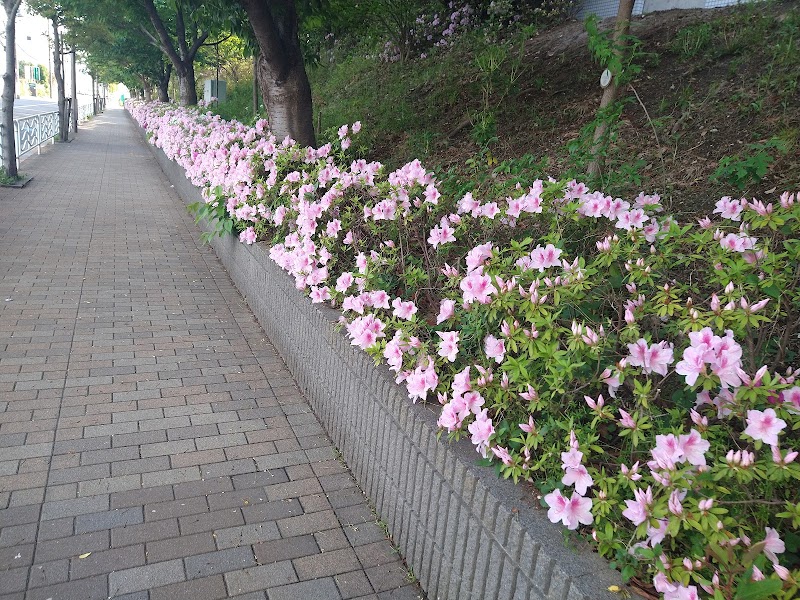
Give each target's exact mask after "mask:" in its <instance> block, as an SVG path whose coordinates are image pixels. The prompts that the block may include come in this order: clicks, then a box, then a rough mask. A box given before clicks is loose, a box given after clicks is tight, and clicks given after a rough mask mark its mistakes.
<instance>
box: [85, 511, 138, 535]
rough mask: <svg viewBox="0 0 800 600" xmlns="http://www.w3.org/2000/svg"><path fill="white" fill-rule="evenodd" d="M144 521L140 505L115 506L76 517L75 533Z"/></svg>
mask: <svg viewBox="0 0 800 600" xmlns="http://www.w3.org/2000/svg"><path fill="white" fill-rule="evenodd" d="M143 521H144V516H143V515H142V509H141V508H140V507H130V508H115V509H113V510H110V511H107V512H101V513H92V514H88V515H80V516H78V517H75V533H88V532H90V531H99V530H101V529H111V528H113V527H123V526H128V525H136V524H138V523H141V522H143Z"/></svg>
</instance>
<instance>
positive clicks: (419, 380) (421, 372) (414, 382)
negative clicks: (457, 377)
mask: <svg viewBox="0 0 800 600" xmlns="http://www.w3.org/2000/svg"><path fill="white" fill-rule="evenodd" d="M438 383H439V377H438V376H437V374H436V370H435V369H434V367H433V360H432V359H430V358H429V359H428V361H427V366H425V367H423V366H422V365H420V366H418V367H417V368H416V369H414V371H412V372H411V373H410V374H409V375H408V377H407V378H406V388H407V390H408V397H409V398H410V399H411V400H412V401H413V402H416V401H417V400H425V397H426V396H427V395H428V392H429V391H431V390H433V389H435V388H436V386H437V385H438Z"/></svg>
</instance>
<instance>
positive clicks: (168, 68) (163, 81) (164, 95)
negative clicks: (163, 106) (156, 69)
mask: <svg viewBox="0 0 800 600" xmlns="http://www.w3.org/2000/svg"><path fill="white" fill-rule="evenodd" d="M171 74H172V63H167V64H166V65H164V69H163V70H162V74H161V77H160V78H159V80H158V101H159V102H169V76H170V75H171Z"/></svg>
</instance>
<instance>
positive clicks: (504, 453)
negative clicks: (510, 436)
mask: <svg viewBox="0 0 800 600" xmlns="http://www.w3.org/2000/svg"><path fill="white" fill-rule="evenodd" d="M492 454H494V455H495V456H496V457H497V458H499V459H500V460H502V461H503V464H504V465H510V464H512V463H513V462H514V461H513V460H512V459H511V454H509V452H508V450H506V449H505V448H503V447H502V446H492Z"/></svg>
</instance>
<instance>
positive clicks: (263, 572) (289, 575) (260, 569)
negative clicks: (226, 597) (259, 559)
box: [225, 560, 297, 596]
mask: <svg viewBox="0 0 800 600" xmlns="http://www.w3.org/2000/svg"><path fill="white" fill-rule="evenodd" d="M296 581H297V575H295V573H294V569H293V568H292V563H291V562H289V561H288V560H285V561H282V562H278V563H273V564H269V565H260V566H257V567H250V568H249V569H243V570H241V571H232V572H230V573H225V583H226V584H227V586H228V592H229V593H230V594H231V595H234V596H235V595H237V594H244V593H247V592H253V591H256V590H265V589H267V588H271V587H279V586H281V585H286V584H289V583H295V582H296Z"/></svg>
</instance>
